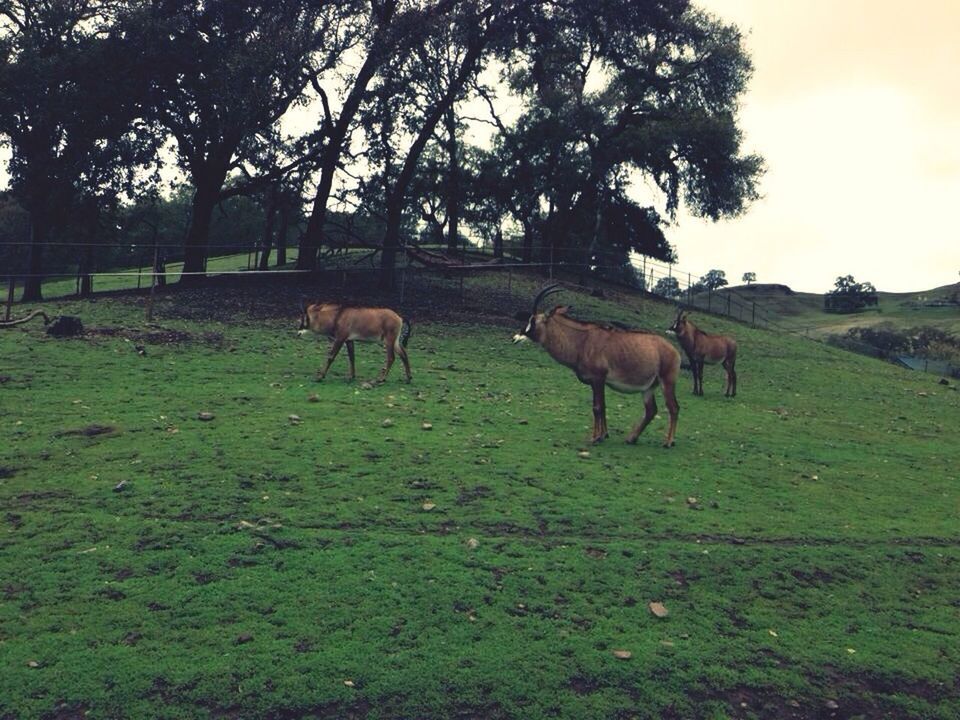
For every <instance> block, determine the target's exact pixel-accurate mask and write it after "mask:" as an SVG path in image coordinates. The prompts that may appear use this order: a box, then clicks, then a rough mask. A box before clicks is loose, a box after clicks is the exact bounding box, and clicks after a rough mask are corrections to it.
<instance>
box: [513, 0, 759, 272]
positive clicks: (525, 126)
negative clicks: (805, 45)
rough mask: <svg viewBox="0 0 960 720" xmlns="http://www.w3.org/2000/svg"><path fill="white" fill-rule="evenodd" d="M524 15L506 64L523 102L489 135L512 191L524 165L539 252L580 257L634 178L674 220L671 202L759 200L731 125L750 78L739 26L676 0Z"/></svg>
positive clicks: (701, 208) (735, 205)
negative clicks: (541, 239) (504, 127)
mask: <svg viewBox="0 0 960 720" xmlns="http://www.w3.org/2000/svg"><path fill="white" fill-rule="evenodd" d="M535 20H536V22H532V23H531V24H530V25H529V26H528V27H526V28H525V29H524V32H521V33H520V35H519V42H518V44H517V47H516V50H515V51H514V52H513V53H512V54H511V55H510V56H509V65H508V69H507V72H506V73H505V77H506V79H507V80H508V81H509V83H510V87H511V89H512V90H513V91H514V92H515V93H517V94H519V96H520V97H521V98H522V99H523V100H524V101H525V105H526V111H525V112H524V114H523V115H522V116H521V117H520V119H519V120H518V121H517V122H516V124H514V125H513V126H512V127H510V128H509V135H508V136H504V137H501V139H500V140H499V141H498V142H499V143H500V152H501V154H502V155H504V156H506V157H507V158H511V159H513V163H512V164H513V166H514V167H516V168H517V170H519V171H520V172H519V173H518V175H517V184H518V187H519V188H523V190H522V191H521V192H524V191H527V188H528V187H529V186H530V184H531V183H530V176H531V173H530V170H529V168H534V169H535V171H534V172H533V176H534V177H535V178H537V179H538V182H537V183H536V185H537V186H538V187H537V188H536V189H537V191H538V194H539V203H538V204H537V205H532V206H530V205H528V208H529V209H528V212H529V211H531V210H532V212H533V214H534V215H541V214H544V212H545V215H544V216H543V217H542V219H541V221H540V223H539V226H540V228H541V233H542V234H543V235H545V236H546V238H545V239H546V241H547V243H548V247H547V248H546V250H545V252H544V255H543V257H544V259H547V258H548V257H549V258H551V259H553V258H556V259H564V260H566V261H576V260H577V259H578V258H579V259H580V260H581V261H582V262H583V263H584V264H587V263H589V262H590V257H591V255H592V249H595V243H596V241H597V240H598V237H599V235H598V232H597V229H598V228H600V227H602V225H603V224H604V223H605V222H606V220H604V219H603V217H602V216H603V215H604V214H605V213H607V212H608V211H609V210H611V209H614V207H615V206H614V205H613V204H611V202H610V199H611V198H614V197H616V196H617V195H618V194H621V193H622V191H623V188H624V183H625V179H626V178H629V177H630V176H631V175H638V176H640V177H643V178H645V179H647V180H649V181H650V184H651V185H652V186H654V187H656V188H658V189H659V191H660V198H659V202H661V203H662V205H663V207H664V209H665V211H666V214H667V215H668V216H669V217H671V218H672V217H673V216H674V215H675V213H676V211H677V210H678V208H679V206H680V205H681V203H683V204H685V205H686V206H687V207H688V209H689V210H690V211H691V212H692V213H693V214H695V215H699V216H703V217H709V218H712V219H719V218H721V217H729V216H734V215H737V214H738V213H741V212H742V211H743V210H744V209H745V208H746V207H747V206H748V205H749V203H750V202H751V201H752V200H753V199H755V198H756V197H757V190H756V183H757V180H758V178H759V176H760V174H761V173H762V169H763V166H762V161H761V159H760V158H759V157H758V156H756V155H749V154H744V153H743V152H742V150H741V133H740V130H739V128H738V126H737V121H736V111H737V107H738V106H737V103H738V100H739V97H740V95H741V94H742V92H743V91H744V89H745V86H746V82H747V80H748V78H749V76H750V73H751V65H750V61H749V58H748V56H747V54H746V52H745V50H744V48H743V45H742V38H741V35H740V33H739V31H738V30H737V28H735V27H734V26H731V25H726V24H724V23H722V22H721V21H719V20H717V19H716V18H714V17H712V16H710V15H708V14H706V13H703V12H701V11H700V10H698V9H697V8H696V7H695V6H693V5H692V4H690V3H689V2H685V1H681V0H648V1H646V2H635V1H634V0H606V1H605V2H603V3H596V4H592V3H591V4H587V3H580V2H572V1H571V2H560V3H553V4H551V6H550V9H549V11H548V12H544V13H542V14H539V15H537V16H536V18H535ZM508 167H509V166H508ZM512 179H513V178H512V177H511V176H510V175H507V176H506V177H505V181H507V182H510V181H511V180H512ZM518 194H519V193H518ZM544 209H545V211H544ZM636 217H639V215H636ZM591 219H592V222H591Z"/></svg>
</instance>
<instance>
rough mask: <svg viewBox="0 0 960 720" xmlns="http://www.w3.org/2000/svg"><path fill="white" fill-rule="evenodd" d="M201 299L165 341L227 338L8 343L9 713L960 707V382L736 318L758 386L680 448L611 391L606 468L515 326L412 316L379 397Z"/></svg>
mask: <svg viewBox="0 0 960 720" xmlns="http://www.w3.org/2000/svg"><path fill="white" fill-rule="evenodd" d="M179 302H180V301H178V300H177V299H176V296H174V300H173V301H172V302H169V303H166V304H163V306H162V309H161V310H158V316H159V317H160V318H161V321H162V322H163V324H164V325H165V326H166V327H173V328H179V329H182V330H187V331H196V332H208V331H217V332H221V333H223V335H224V338H225V344H224V345H223V346H222V347H217V346H215V345H210V344H204V343H200V342H195V343H188V344H183V345H163V344H149V343H148V345H147V354H146V355H145V356H140V355H138V354H136V353H135V352H134V349H133V343H131V342H126V341H124V340H123V339H122V338H110V337H102V338H99V339H95V340H65V341H56V340H52V339H47V338H46V337H44V336H43V335H42V334H41V332H40V329H39V328H36V327H33V328H29V329H25V330H21V329H16V330H8V331H5V332H3V333H2V334H0V374H2V375H6V376H8V379H7V380H6V381H5V382H3V383H2V384H0V424H2V426H3V428H4V430H5V439H6V443H5V444H4V446H3V447H2V449H0V467H2V468H3V471H2V473H0V475H2V476H3V477H0V506H2V507H3V509H4V513H3V517H2V525H0V583H2V587H0V590H2V592H0V663H2V666H3V667H4V668H5V672H4V673H3V675H2V676H0V717H2V718H32V717H43V716H45V715H49V716H57V717H70V716H72V715H70V713H71V712H81V711H83V710H89V711H90V712H89V715H88V716H89V717H101V718H107V717H109V718H116V717H130V718H137V717H171V718H174V717H176V718H181V717H194V716H195V717H285V718H290V717H307V716H309V717H312V716H320V717H342V716H369V717H400V716H403V717H411V716H417V717H450V716H454V715H458V714H459V715H458V716H462V717H497V716H504V717H507V716H510V717H524V718H540V717H571V718H583V717H614V716H617V714H618V713H620V714H623V716H624V717H629V716H632V715H636V716H639V717H644V716H654V717H674V716H675V717H703V718H723V717H783V716H786V717H803V718H806V717H818V716H819V713H820V712H821V711H822V707H823V703H824V702H825V701H826V700H827V699H833V700H835V701H836V702H837V703H838V704H839V706H840V708H841V709H840V714H839V715H838V716H843V717H852V716H856V715H857V714H862V715H863V716H866V717H879V716H882V715H883V714H885V713H886V714H887V716H889V717H897V718H905V717H935V718H953V717H956V716H957V714H958V713H960V688H958V685H957V682H958V680H957V675H956V668H957V666H958V664H960V650H958V648H960V642H958V634H960V618H958V608H957V604H956V588H957V587H958V585H960V547H958V540H960V522H958V520H957V510H958V502H957V480H958V470H957V469H958V468H960V444H958V443H957V442H956V428H957V426H958V421H960V394H958V393H957V392H955V391H953V390H952V388H944V387H942V386H939V385H935V384H934V382H935V379H934V378H931V377H930V376H924V375H920V374H910V373H908V372H905V371H900V370H898V369H896V368H894V367H892V366H889V365H885V364H883V363H880V362H877V361H872V360H870V359H867V358H862V357H858V356H855V355H851V354H847V353H844V352H841V351H838V350H834V349H831V348H829V347H824V346H820V345H818V344H814V343H809V342H807V341H804V340H802V339H796V338H791V337H780V336H778V335H776V334H773V333H768V332H764V331H753V330H750V329H747V328H743V327H740V326H736V325H728V324H724V323H723V322H721V321H719V320H714V319H710V321H709V325H710V327H711V329H717V330H725V331H731V332H735V333H736V335H737V337H738V340H739V342H740V348H741V357H740V363H739V368H738V369H739V371H740V395H739V396H738V397H737V398H736V399H734V400H725V399H724V398H723V397H722V396H721V395H720V390H721V388H722V378H721V371H720V370H719V369H717V368H713V369H712V370H709V371H708V373H707V396H706V397H705V398H702V399H701V398H694V397H692V396H691V395H690V394H689V391H690V387H689V386H690V379H689V376H686V375H685V376H684V378H683V381H682V392H681V394H680V400H681V416H680V425H679V432H678V444H677V446H676V447H675V448H674V449H673V450H670V451H665V450H663V449H661V447H660V445H659V443H660V439H661V437H660V436H661V435H662V433H663V431H664V429H665V421H664V419H663V418H657V420H656V421H655V422H654V424H653V425H652V426H651V427H650V428H649V429H648V431H647V434H646V435H644V436H642V437H641V438H640V441H639V443H638V445H637V446H633V447H631V446H627V445H626V444H624V443H623V442H622V440H621V438H622V435H623V434H624V433H626V431H627V430H628V429H629V425H630V424H631V423H633V422H635V421H636V420H637V419H638V418H639V415H640V414H641V403H640V401H639V398H637V397H630V396H623V395H616V394H611V395H610V396H609V397H608V405H609V406H610V407H609V415H610V418H609V419H610V426H611V430H612V431H613V432H615V433H616V437H612V438H611V440H609V441H608V442H606V443H605V444H603V445H601V446H599V447H597V448H592V449H590V456H589V457H588V458H585V459H584V458H581V457H579V456H578V451H580V450H582V449H583V448H584V443H585V441H586V438H587V436H588V433H589V427H590V423H591V418H590V407H589V403H590V400H589V390H587V389H586V388H585V387H583V386H581V385H579V384H578V383H577V382H576V380H575V378H574V377H573V376H572V374H571V373H570V372H569V371H568V370H565V369H564V368H561V367H559V366H557V365H556V364H554V363H553V362H552V361H551V360H550V359H549V358H548V357H547V356H546V354H545V353H543V352H542V351H541V350H539V349H538V348H534V347H529V346H516V347H515V346H511V345H509V344H508V342H507V340H508V336H509V335H508V334H509V330H508V329H507V328H506V327H491V326H479V325H468V324H461V325H455V324H449V323H447V324H437V323H433V324H431V323H424V322H418V321H417V319H416V318H415V319H414V322H415V325H414V335H413V338H412V341H411V346H410V350H411V359H412V362H413V363H414V383H413V384H412V385H409V386H408V385H405V384H402V383H401V382H400V381H399V378H400V372H399V371H398V370H399V369H398V368H395V369H394V372H393V375H392V377H391V379H390V381H389V382H388V383H387V384H386V385H385V386H381V387H378V388H375V389H372V390H364V389H362V388H360V387H358V386H356V385H352V384H349V383H347V382H345V380H344V378H345V374H346V373H345V370H346V359H345V358H341V359H340V360H338V362H337V364H335V365H334V369H333V371H332V372H331V375H330V376H329V378H328V380H327V381H326V382H325V383H324V384H322V385H318V384H316V383H313V382H312V373H313V372H314V371H315V369H316V368H317V367H318V365H319V363H320V357H321V354H322V352H323V350H324V348H323V346H322V345H317V344H315V343H311V342H303V341H299V342H298V341H295V340H294V339H293V338H292V332H291V330H292V328H291V326H290V324H289V319H288V318H281V317H276V318H275V319H273V320H268V321H262V320H253V319H244V318H242V317H241V318H239V319H238V320H237V321H236V322H232V323H230V324H220V323H215V322H191V321H188V320H177V319H174V318H173V316H174V315H175V314H176V313H177V311H178V309H179V310H183V314H184V315H187V314H191V313H194V312H195V308H188V307H182V308H179V307H178V303H179ZM184 302H185V301H184ZM578 305H581V306H582V307H581V309H580V313H581V314H583V315H588V316H594V317H599V316H603V317H607V318H611V319H621V320H628V321H634V322H636V321H637V320H638V315H637V314H636V313H637V311H639V313H640V317H641V318H642V319H641V322H642V323H643V324H646V325H648V326H654V327H663V326H664V325H665V324H666V323H667V321H668V319H669V318H670V315H671V312H670V310H669V308H667V307H664V306H660V305H656V304H642V303H639V302H638V303H636V304H635V305H634V306H633V307H624V306H622V305H621V306H616V307H615V306H612V305H607V304H604V303H601V302H600V301H597V300H595V299H592V298H583V300H582V301H581V302H580V303H578ZM60 309H61V310H62V311H65V312H74V313H77V314H81V315H82V316H83V317H84V320H85V322H86V324H87V325H96V324H99V325H126V326H136V325H137V323H139V322H140V317H141V315H140V311H139V309H138V308H137V307H136V305H134V304H131V303H129V302H128V301H125V300H123V299H114V300H109V301H104V300H101V301H99V302H98V303H96V304H93V305H83V304H70V303H64V304H63V305H62V306H61V307H60ZM164 313H166V315H164ZM704 324H707V321H706V320H704ZM380 360H381V357H380V355H379V351H377V350H375V349H374V348H372V347H369V346H363V347H358V371H359V373H360V375H361V376H362V377H371V376H373V375H374V374H375V373H376V370H377V369H378V367H379V363H380ZM311 393H316V394H317V395H318V399H319V402H310V401H309V400H308V396H309V395H310V394H311ZM921 393H922V394H921ZM661 406H662V402H661ZM198 411H209V412H213V413H214V414H215V415H216V418H215V419H214V420H213V421H211V422H201V421H199V420H197V419H196V415H197V412H198ZM291 414H296V415H298V416H299V417H300V418H302V422H301V423H300V424H292V423H291V421H290V420H289V419H288V416H289V415H291ZM388 418H389V419H390V420H392V423H393V424H392V425H391V426H389V427H383V425H382V423H383V421H384V420H385V419H388ZM425 421H427V422H430V423H432V425H433V429H432V430H430V431H427V430H423V429H422V427H421V425H422V423H423V422H425ZM95 423H99V424H103V425H110V426H113V427H115V428H116V431H115V432H113V433H110V434H103V435H98V436H95V437H85V436H83V435H78V434H64V431H71V430H78V429H81V428H85V427H88V426H90V425H91V424H95ZM121 480H126V481H127V485H126V487H125V489H124V490H123V491H121V492H113V491H112V488H113V487H114V485H116V484H117V483H118V482H120V481H121ZM688 498H690V499H692V498H695V499H696V500H695V502H688ZM425 503H432V504H434V505H435V507H433V508H432V509H429V510H426V509H424V504H425ZM427 507H429V505H428V506H427ZM471 539H475V540H476V541H477V543H476V546H475V547H473V545H474V543H472V542H470V540H471ZM650 601H661V602H663V603H665V605H666V606H667V608H668V609H669V611H670V615H669V616H668V617H666V618H663V619H658V618H657V617H654V616H653V615H652V614H651V612H650V611H649V609H648V607H647V604H648V602H650ZM614 649H627V650H630V651H631V652H632V654H633V657H632V658H631V659H629V660H619V659H617V658H615V657H614V656H613V654H612V650H614ZM30 663H36V664H37V667H31V666H30ZM346 680H349V681H351V682H352V683H353V685H352V687H351V686H349V685H347V684H345V681H346ZM741 703H746V706H741Z"/></svg>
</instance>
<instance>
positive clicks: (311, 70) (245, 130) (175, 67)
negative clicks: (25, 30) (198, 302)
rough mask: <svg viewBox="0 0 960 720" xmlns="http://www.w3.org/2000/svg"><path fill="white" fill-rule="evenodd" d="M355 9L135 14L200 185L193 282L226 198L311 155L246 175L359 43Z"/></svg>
mask: <svg viewBox="0 0 960 720" xmlns="http://www.w3.org/2000/svg"><path fill="white" fill-rule="evenodd" d="M355 11H356V3H354V2H348V1H347V0H330V1H329V2H320V1H314V2H306V3H305V2H301V1H300V0H181V1H180V2H149V0H143V1H142V2H141V3H140V8H139V9H138V12H137V13H135V14H131V15H130V16H129V17H128V28H129V31H130V33H131V34H133V35H136V36H137V37H138V38H139V40H140V44H141V47H142V48H143V49H144V52H143V54H142V55H141V62H142V65H143V67H144V68H145V69H144V70H143V71H144V72H147V71H149V72H150V73H151V75H152V85H151V87H152V98H151V100H152V102H151V111H152V117H153V118H154V119H155V120H156V121H157V122H158V123H159V124H160V125H161V126H163V128H165V130H166V131H167V132H169V133H170V134H171V135H172V136H173V138H174V139H175V141H176V148H177V160H178V162H179V164H180V167H181V168H182V169H183V170H184V172H186V173H187V175H188V177H189V178H190V180H191V182H192V184H193V187H194V195H193V203H192V210H191V220H190V226H189V229H188V231H187V235H186V239H185V245H184V273H185V274H184V281H185V282H193V281H196V280H197V279H199V278H201V277H202V276H203V274H204V272H205V267H206V257H207V242H208V235H209V231H210V222H211V218H212V215H213V211H214V208H215V207H216V205H217V203H219V202H220V201H221V200H223V199H225V198H227V197H231V196H234V195H238V194H244V193H249V192H252V191H253V190H254V189H260V188H262V187H264V186H266V185H267V184H268V183H269V182H270V181H271V180H273V179H275V178H277V177H280V176H282V175H283V173H284V171H285V170H288V169H289V167H292V166H295V165H297V164H299V163H300V162H303V160H304V158H300V159H299V160H297V161H294V162H291V163H290V165H289V166H287V167H281V168H276V169H274V170H272V171H269V172H267V173H266V174H263V175H260V176H258V177H255V178H250V177H241V175H240V173H238V172H237V171H239V170H240V169H241V168H243V167H244V166H245V164H247V163H253V162H254V161H255V160H256V158H257V157H259V156H262V154H263V150H264V145H265V144H273V143H276V142H277V140H278V137H277V135H278V133H279V127H278V122H279V120H280V119H281V118H282V117H283V116H284V115H285V114H286V113H287V111H288V110H289V109H290V107H291V106H292V105H293V104H294V103H296V102H298V101H299V100H301V99H302V98H303V96H304V90H305V88H306V87H308V86H309V84H310V83H311V82H312V81H313V80H315V79H316V77H317V76H318V75H319V74H321V73H322V72H324V71H327V70H329V69H330V68H332V67H334V66H336V65H337V64H338V62H339V61H340V60H341V57H342V55H343V53H344V51H345V50H346V49H347V48H348V47H350V45H351V44H352V43H353V29H352V27H351V25H350V23H349V18H350V17H351V16H352V15H353V14H354V13H355ZM231 177H232V178H233V182H232V183H231V184H230V186H229V187H225V183H226V182H227V179H228V178H231ZM188 273H189V274H188Z"/></svg>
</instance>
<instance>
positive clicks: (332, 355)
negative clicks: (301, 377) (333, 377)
mask: <svg viewBox="0 0 960 720" xmlns="http://www.w3.org/2000/svg"><path fill="white" fill-rule="evenodd" d="M342 346H343V340H340V339H336V340H334V341H333V345H331V346H330V352H329V353H328V354H327V364H326V366H325V367H324V368H323V370H321V371H320V372H318V373H317V380H323V378H325V377H326V375H327V371H328V370H330V366H331V365H332V364H333V361H334V360H336V358H337V353H338V352H340V348H341V347H342Z"/></svg>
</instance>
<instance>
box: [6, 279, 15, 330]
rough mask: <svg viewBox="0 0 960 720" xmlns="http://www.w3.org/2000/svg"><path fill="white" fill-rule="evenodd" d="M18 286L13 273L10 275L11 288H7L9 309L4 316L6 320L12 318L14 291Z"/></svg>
mask: <svg viewBox="0 0 960 720" xmlns="http://www.w3.org/2000/svg"><path fill="white" fill-rule="evenodd" d="M16 286H17V278H16V277H14V276H13V275H11V276H10V288H9V289H8V290H7V310H6V314H5V316H4V318H3V320H4V322H6V321H7V320H9V319H10V306H11V305H13V292H14V288H16Z"/></svg>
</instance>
